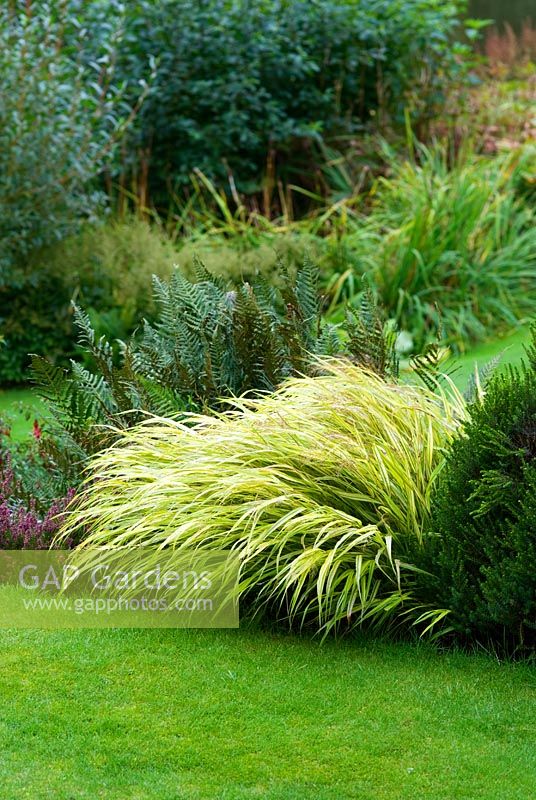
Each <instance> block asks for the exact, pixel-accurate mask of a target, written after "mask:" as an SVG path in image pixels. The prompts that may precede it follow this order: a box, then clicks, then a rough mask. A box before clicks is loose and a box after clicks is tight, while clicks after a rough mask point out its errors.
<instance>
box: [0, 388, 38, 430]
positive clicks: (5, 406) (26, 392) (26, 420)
mask: <svg viewBox="0 0 536 800" xmlns="http://www.w3.org/2000/svg"><path fill="white" fill-rule="evenodd" d="M42 416H43V404H42V403H41V401H40V399H39V398H38V397H37V395H36V394H35V392H33V391H32V390H31V389H29V388H28V389H27V388H24V389H2V388H0V420H5V421H6V422H8V423H9V424H10V426H11V435H12V436H13V438H14V439H17V440H22V439H24V438H25V437H26V436H28V435H29V434H31V432H32V427H33V422H34V419H35V418H38V419H39V418H41V417H42Z"/></svg>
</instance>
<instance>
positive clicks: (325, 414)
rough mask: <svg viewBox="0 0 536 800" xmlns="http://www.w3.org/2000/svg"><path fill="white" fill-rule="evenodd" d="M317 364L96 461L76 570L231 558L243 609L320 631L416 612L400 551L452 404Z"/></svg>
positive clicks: (413, 528)
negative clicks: (208, 555) (102, 560)
mask: <svg viewBox="0 0 536 800" xmlns="http://www.w3.org/2000/svg"><path fill="white" fill-rule="evenodd" d="M322 366H323V370H324V372H325V374H323V375H322V376H318V377H313V378H302V379H293V380H291V381H289V382H288V383H286V384H285V385H284V386H283V387H282V388H281V389H280V390H279V391H277V392H276V393H274V394H272V395H268V396H266V397H264V398H261V399H258V400H252V401H246V400H236V401H233V402H231V403H230V407H231V410H230V411H229V412H228V413H222V414H220V415H218V416H215V417H205V416H190V417H188V418H187V419H186V420H185V421H184V422H183V423H181V422H177V421H172V420H169V419H151V420H149V421H148V422H147V423H146V424H142V425H140V426H138V427H136V428H134V429H131V430H130V431H128V432H126V433H125V434H123V435H122V436H121V438H120V439H119V441H118V443H117V445H116V446H114V447H112V448H111V449H108V450H107V451H105V452H103V453H102V454H100V455H99V456H97V457H96V458H95V460H94V461H93V462H92V464H91V467H90V471H89V477H88V483H87V485H86V488H85V491H84V492H83V493H82V494H81V496H80V497H79V499H78V502H77V504H76V506H75V507H74V508H73V509H72V511H71V513H70V515H69V517H68V520H67V522H66V524H65V526H64V529H63V534H62V535H63V536H65V537H72V536H73V535H75V532H76V531H77V530H78V529H79V528H80V526H82V525H85V526H87V528H88V529H89V530H90V531H91V533H90V535H89V536H88V537H87V538H86V539H85V541H84V542H83V544H82V545H81V546H80V548H79V550H78V551H77V553H76V554H75V558H76V560H77V562H78V563H80V564H81V565H85V567H90V566H91V564H92V563H93V560H94V559H95V558H98V555H97V554H98V551H99V548H106V549H108V550H111V551H112V553H113V550H117V553H118V555H120V556H122V557H124V556H125V555H127V556H130V557H132V558H134V559H135V560H136V565H137V566H139V567H140V568H146V567H147V568H150V562H151V557H150V556H147V550H146V549H145V548H144V547H143V545H152V546H157V547H161V548H172V549H175V550H176V553H177V557H178V558H179V557H180V556H181V554H182V553H183V552H184V551H185V550H199V551H203V552H206V551H209V552H210V551H211V550H228V551H231V552H233V553H234V554H236V555H237V556H238V558H239V562H240V583H239V593H240V596H241V597H242V599H243V600H244V604H243V605H244V606H245V607H247V608H248V609H250V610H256V611H264V612H266V613H269V614H270V615H272V618H276V619H286V620H288V621H289V623H291V624H297V625H302V624H307V625H311V626H312V627H313V628H315V629H318V630H322V631H324V632H327V631H330V630H332V629H339V628H341V629H353V628H355V627H357V626H359V625H360V624H362V622H363V621H364V620H371V621H373V622H376V623H378V624H380V623H384V622H387V621H392V620H393V619H396V618H397V617H398V616H399V615H400V614H404V613H406V612H408V611H411V610H412V609H413V610H415V609H414V608H413V599H412V595H411V589H410V588H409V587H410V586H411V583H412V580H413V579H412V573H411V569H410V568H409V567H408V566H407V564H406V554H407V553H408V552H409V551H410V549H411V546H412V544H413V543H414V542H419V541H420V540H421V535H422V530H423V527H426V526H427V525H428V522H429V513H430V495H431V492H432V489H433V486H434V483H435V480H436V477H437V474H438V471H439V469H440V466H441V463H442V459H443V448H444V447H445V446H447V445H448V443H449V442H450V441H451V439H452V437H453V435H454V433H455V430H456V428H457V424H458V416H459V414H460V413H462V407H461V405H460V403H459V402H457V401H456V402H453V401H449V400H448V399H447V398H446V397H441V396H438V395H436V394H434V393H432V392H430V391H429V390H428V389H426V388H421V387H416V386H410V385H395V384H392V383H388V382H386V381H384V380H382V379H381V378H380V377H379V376H377V375H375V374H373V373H369V372H367V371H365V370H363V369H361V368H359V367H357V366H354V365H351V364H349V363H347V362H337V361H332V360H327V361H324V362H322ZM125 551H126V553H125ZM110 555H111V554H110ZM415 611H416V610H415Z"/></svg>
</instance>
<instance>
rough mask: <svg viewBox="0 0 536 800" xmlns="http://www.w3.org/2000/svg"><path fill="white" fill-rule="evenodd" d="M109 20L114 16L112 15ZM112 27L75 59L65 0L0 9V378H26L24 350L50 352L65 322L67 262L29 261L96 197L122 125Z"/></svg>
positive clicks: (74, 29) (83, 215)
mask: <svg viewBox="0 0 536 800" xmlns="http://www.w3.org/2000/svg"><path fill="white" fill-rule="evenodd" d="M114 24H115V23H114ZM114 30H115V29H114V26H113V25H110V24H108V25H107V27H106V30H105V32H104V35H103V37H102V39H101V41H100V42H99V45H98V48H96V49H95V51H94V59H93V60H92V61H91V63H90V64H89V63H88V64H86V63H85V62H83V60H81V55H80V54H81V50H82V47H83V42H84V40H85V34H84V31H83V29H82V28H81V27H80V25H79V24H78V23H77V21H76V19H75V18H74V17H73V16H72V14H71V9H70V8H69V4H63V3H61V4H57V3H56V4H54V3H52V4H49V3H47V2H43V3H41V2H40V3H33V2H20V1H19V0H15V2H10V3H3V4H2V6H1V8H0V80H1V82H2V95H1V98H0V327H1V328H2V330H3V333H4V336H5V338H6V341H7V344H8V347H7V348H5V349H4V350H2V351H1V352H0V380H2V381H3V382H7V381H12V382H16V381H19V380H22V379H23V378H24V370H25V365H26V363H27V353H28V352H29V351H31V350H35V349H38V350H40V351H41V352H45V351H46V352H48V353H50V355H51V356H52V357H56V356H57V355H59V354H60V353H62V352H64V351H65V349H67V352H69V346H68V344H67V342H68V341H69V336H68V331H69V328H70V321H69V312H68V302H67V303H66V302H65V297H66V294H68V292H69V286H70V285H71V284H72V279H71V277H70V276H68V275H66V269H65V266H64V265H62V266H61V267H59V268H56V267H51V268H50V269H48V268H45V269H44V268H43V264H42V263H38V264H36V265H34V266H31V265H30V264H29V263H28V262H29V259H30V257H31V254H32V253H33V252H35V251H36V250H39V249H41V248H44V247H47V246H49V245H51V244H53V243H55V242H57V241H60V240H61V239H63V238H64V237H66V236H67V235H69V234H71V233H73V231H75V230H76V229H77V228H78V226H79V224H80V221H81V220H83V219H94V218H95V217H96V215H97V213H98V212H99V211H101V210H102V207H103V202H104V196H103V193H102V192H101V191H100V190H99V189H98V186H97V185H96V183H95V179H96V177H97V176H98V175H99V173H100V172H101V171H102V170H103V168H104V166H105V164H106V163H107V162H108V160H109V158H110V156H111V155H112V151H113V148H114V145H115V143H116V142H117V140H118V138H119V136H120V134H121V133H122V131H123V130H124V128H125V126H126V119H125V116H124V115H125V114H126V115H127V117H128V111H127V107H126V106H124V104H123V98H122V95H121V92H120V91H118V90H117V89H116V88H114V85H113V82H112V81H113V67H112V65H113V56H114V49H115V45H116V36H115V33H114Z"/></svg>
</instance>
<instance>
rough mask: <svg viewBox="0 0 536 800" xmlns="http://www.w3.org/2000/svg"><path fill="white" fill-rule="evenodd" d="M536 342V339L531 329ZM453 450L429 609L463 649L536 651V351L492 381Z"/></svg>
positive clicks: (433, 550) (426, 581)
mask: <svg viewBox="0 0 536 800" xmlns="http://www.w3.org/2000/svg"><path fill="white" fill-rule="evenodd" d="M534 332H535V334H536V329H535V331H534ZM468 411H469V417H468V420H467V422H466V423H465V424H464V426H463V429H462V431H461V435H459V436H458V437H457V438H456V439H455V441H454V442H453V444H452V448H451V451H450V453H449V455H448V458H447V461H446V465H445V469H444V472H443V475H442V477H441V480H440V481H439V483H438V485H437V487H436V490H435V492H434V494H433V497H432V509H433V513H432V518H431V521H430V524H429V526H428V529H427V531H426V536H425V544H426V547H425V548H423V549H421V550H420V555H419V556H418V560H419V565H420V566H421V567H424V569H425V571H426V573H428V574H421V575H420V578H419V583H420V584H422V586H423V587H424V589H425V592H426V593H427V599H428V600H429V601H430V602H432V603H435V604H436V607H437V606H441V607H443V608H448V609H450V614H449V615H448V617H447V620H446V622H447V623H448V626H449V629H450V630H451V631H453V632H454V634H455V635H456V636H457V637H458V638H459V639H462V640H465V641H467V640H470V641H475V640H476V641H479V642H480V643H483V644H485V645H489V644H490V643H491V644H492V645H493V646H494V647H495V648H499V649H501V650H502V649H506V650H509V651H510V652H511V651H512V650H515V649H524V648H526V649H530V648H534V647H535V646H536V349H535V348H534V345H533V347H532V351H531V363H530V365H525V366H524V367H523V368H521V369H518V370H516V369H513V368H511V369H510V371H509V372H507V373H506V374H504V375H498V376H497V377H496V378H494V379H493V380H492V382H491V384H490V385H489V386H488V388H487V390H486V393H485V396H484V397H483V398H482V399H480V400H479V401H477V402H476V403H474V404H473V405H472V406H471V407H470V408H469V409H468Z"/></svg>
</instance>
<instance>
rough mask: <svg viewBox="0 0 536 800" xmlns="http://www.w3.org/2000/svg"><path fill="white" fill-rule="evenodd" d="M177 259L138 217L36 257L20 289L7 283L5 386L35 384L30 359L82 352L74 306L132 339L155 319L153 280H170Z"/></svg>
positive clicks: (2, 353) (0, 301)
mask: <svg viewBox="0 0 536 800" xmlns="http://www.w3.org/2000/svg"><path fill="white" fill-rule="evenodd" d="M176 260H177V254H176V250H175V248H174V247H173V245H172V243H171V242H170V240H169V239H168V238H167V237H166V236H165V235H164V234H163V233H161V232H160V231H159V229H158V228H157V227H156V226H154V225H153V226H149V224H148V223H146V222H143V221H141V220H139V219H135V218H132V219H127V220H123V221H110V222H107V223H102V224H99V225H86V226H85V227H84V228H83V229H82V231H81V232H80V233H79V234H77V235H74V236H71V237H69V238H67V239H65V240H64V241H62V242H59V243H58V244H56V245H54V246H50V247H48V248H43V249H41V250H40V251H38V252H36V253H33V254H32V255H31V256H29V257H28V262H27V264H26V265H25V266H24V267H23V268H20V269H19V270H18V277H17V281H16V282H15V283H14V282H6V283H4V284H3V285H0V309H1V310H0V325H1V327H2V331H3V334H4V336H5V339H6V343H5V346H3V347H1V348H0V383H3V384H6V383H22V382H24V381H25V380H28V377H29V373H28V367H29V363H30V357H29V355H28V354H29V353H36V354H38V355H46V356H47V358H48V359H49V360H50V361H51V362H52V363H55V364H66V363H67V362H68V359H69V358H70V357H72V356H74V355H75V354H76V352H77V350H76V338H77V333H76V329H75V326H74V324H73V312H72V307H71V303H72V301H76V302H78V303H82V304H83V305H84V307H85V308H87V310H88V313H89V315H90V317H91V320H92V323H93V326H94V327H95V329H96V331H97V333H98V334H99V335H100V334H102V333H105V334H106V335H107V336H109V337H110V338H111V339H114V338H120V339H126V338H127V337H128V336H129V335H130V334H131V333H132V331H133V330H134V329H135V328H136V327H137V326H138V325H141V322H142V320H143V318H144V317H147V318H148V319H151V318H152V316H153V315H154V311H155V307H154V293H153V287H152V278H153V275H156V276H158V277H160V278H166V277H169V275H170V274H171V272H172V270H173V265H174V263H175V261H176Z"/></svg>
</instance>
